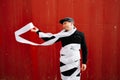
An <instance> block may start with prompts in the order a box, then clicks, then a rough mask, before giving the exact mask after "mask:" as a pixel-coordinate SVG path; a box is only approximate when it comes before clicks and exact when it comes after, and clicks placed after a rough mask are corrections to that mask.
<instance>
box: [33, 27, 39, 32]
mask: <svg viewBox="0 0 120 80" xmlns="http://www.w3.org/2000/svg"><path fill="white" fill-rule="evenodd" d="M38 30H39V29H38V28H37V27H34V28H32V29H31V32H37V31H38Z"/></svg>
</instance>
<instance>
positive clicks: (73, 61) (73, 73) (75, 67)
mask: <svg viewBox="0 0 120 80" xmlns="http://www.w3.org/2000/svg"><path fill="white" fill-rule="evenodd" d="M59 22H60V23H61V24H62V26H63V29H64V30H65V31H64V32H69V31H72V30H74V31H73V33H71V34H70V35H68V36H63V37H60V38H59V39H58V40H56V42H58V41H61V43H62V48H61V50H60V71H61V79H62V80H80V71H85V70H86V68H87V66H86V62H87V47H86V42H85V37H84V33H83V32H80V31H78V30H77V29H76V27H75V26H74V20H73V19H72V18H70V17H66V18H64V19H61V20H60V21H59ZM31 31H32V32H36V33H37V34H38V35H39V36H40V37H41V36H42V35H43V33H42V32H41V31H40V30H39V29H38V28H37V27H34V28H33V29H31ZM41 38H42V37H41ZM54 38H56V36H54V35H53V36H50V37H47V36H46V37H44V38H42V39H43V40H45V41H49V40H52V39H54ZM80 49H82V66H81V68H80V59H81V57H80V51H79V50H80Z"/></svg>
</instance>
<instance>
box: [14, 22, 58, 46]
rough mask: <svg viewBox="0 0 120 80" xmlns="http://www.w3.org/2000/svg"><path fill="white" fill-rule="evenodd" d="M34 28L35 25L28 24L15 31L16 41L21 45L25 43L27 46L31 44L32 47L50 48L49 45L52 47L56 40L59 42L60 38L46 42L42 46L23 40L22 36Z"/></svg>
mask: <svg viewBox="0 0 120 80" xmlns="http://www.w3.org/2000/svg"><path fill="white" fill-rule="evenodd" d="M32 28H34V25H33V24H32V22H31V23H28V24H27V25H25V26H24V27H22V28H20V29H19V30H17V31H15V39H16V41H17V42H20V43H25V44H30V45H35V46H48V45H52V44H53V43H54V42H55V41H56V40H58V38H54V39H52V40H49V41H46V42H44V43H42V44H38V43H34V42H32V41H29V40H27V39H24V38H22V37H21V36H20V35H22V34H24V33H26V32H28V31H29V30H30V29H32Z"/></svg>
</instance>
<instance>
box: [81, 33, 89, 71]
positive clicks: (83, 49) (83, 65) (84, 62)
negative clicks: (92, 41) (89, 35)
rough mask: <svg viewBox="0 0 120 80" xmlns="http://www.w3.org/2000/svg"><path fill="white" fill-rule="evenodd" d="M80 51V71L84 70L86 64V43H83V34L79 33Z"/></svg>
mask: <svg viewBox="0 0 120 80" xmlns="http://www.w3.org/2000/svg"><path fill="white" fill-rule="evenodd" d="M81 37H82V40H81V49H82V68H81V69H82V71H84V70H86V67H87V66H86V63H87V53H88V51H87V46H86V41H85V36H84V33H81Z"/></svg>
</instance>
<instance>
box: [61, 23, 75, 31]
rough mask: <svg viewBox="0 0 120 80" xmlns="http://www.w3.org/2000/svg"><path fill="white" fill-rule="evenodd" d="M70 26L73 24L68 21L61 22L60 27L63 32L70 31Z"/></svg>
mask: <svg viewBox="0 0 120 80" xmlns="http://www.w3.org/2000/svg"><path fill="white" fill-rule="evenodd" d="M72 25H73V23H72V22H68V21H65V22H63V24H62V26H63V28H64V29H65V30H71V29H72Z"/></svg>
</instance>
